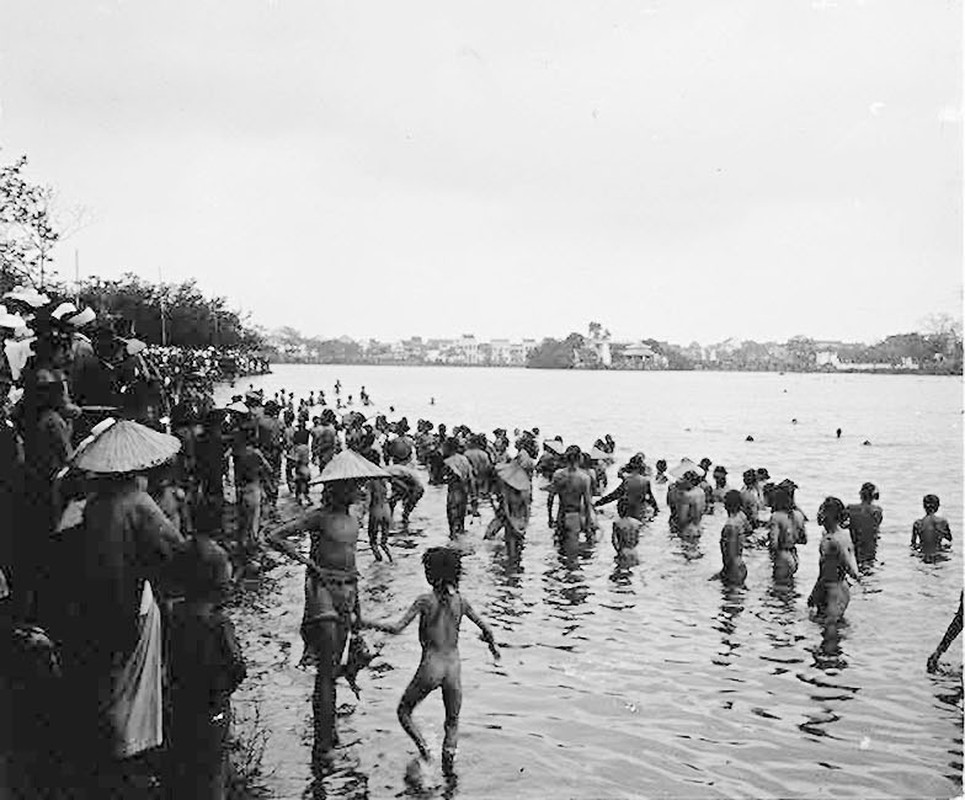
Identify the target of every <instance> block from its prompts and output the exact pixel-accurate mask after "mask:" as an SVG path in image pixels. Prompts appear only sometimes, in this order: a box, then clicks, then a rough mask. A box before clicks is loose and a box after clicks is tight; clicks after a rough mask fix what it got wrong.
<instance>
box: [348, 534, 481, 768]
mask: <svg viewBox="0 0 965 800" xmlns="http://www.w3.org/2000/svg"><path fill="white" fill-rule="evenodd" d="M422 564H423V566H424V568H425V573H426V580H427V581H428V582H429V584H430V585H431V586H432V591H431V592H429V593H427V594H424V595H421V596H420V597H418V598H417V599H416V601H415V602H414V603H413V604H412V605H411V606H410V607H409V610H408V611H406V612H405V614H404V615H403V616H402V619H400V620H399V621H398V622H397V623H395V624H394V625H393V624H389V623H384V622H373V621H370V620H364V621H362V626H363V627H368V628H375V629H376V630H380V631H385V632H386V633H394V634H397V633H401V632H402V631H403V630H405V628H406V627H407V626H408V625H409V623H411V622H412V620H414V619H415V618H416V617H419V642H420V643H421V644H422V659H421V660H420V661H419V666H418V668H417V669H416V673H415V675H414V676H413V677H412V680H411V681H410V682H409V685H408V686H407V687H406V690H405V692H404V693H403V695H402V699H401V700H400V701H399V708H398V715H399V723H400V724H401V725H402V728H403V730H405V732H406V733H407V734H409V736H410V737H411V738H412V741H413V742H415V745H416V747H417V748H418V750H419V757H420V758H421V759H422V760H423V761H431V760H432V756H431V754H430V753H429V749H428V747H426V742H425V739H423V737H422V734H421V733H420V732H419V729H418V728H417V727H416V725H415V723H414V722H413V720H412V712H413V710H415V707H416V706H417V705H419V703H421V702H422V701H423V700H425V699H426V697H428V696H429V694H430V693H431V692H433V691H435V690H436V689H439V688H441V689H442V703H443V705H444V706H445V709H446V723H445V732H446V733H445V739H444V740H443V743H442V769H443V772H445V773H447V774H448V773H450V772H451V771H452V766H453V761H454V760H455V757H456V743H457V740H458V737H459V711H460V709H461V706H462V678H461V675H460V672H461V664H460V658H459V623H460V622H461V621H462V618H463V617H468V618H469V620H470V621H472V622H473V623H475V625H476V626H477V627H478V628H479V630H480V631H482V639H483V641H485V642H486V644H487V645H489V652H490V653H492V654H493V658H494V659H496V660H497V661H498V660H499V649H498V648H497V647H496V640H495V639H494V638H493V632H492V631H491V630H490V629H489V626H488V625H487V624H486V623H485V622H484V621H483V620H482V619H481V618H480V617H479V615H477V614H476V612H475V611H474V610H473V608H472V606H471V605H469V601H468V600H466V599H464V598H463V597H462V595H460V594H459V578H460V577H461V575H462V565H461V564H460V561H459V553H457V552H456V551H455V550H452V549H450V548H448V547H430V548H429V549H428V550H426V552H425V553H424V554H423V556H422Z"/></svg>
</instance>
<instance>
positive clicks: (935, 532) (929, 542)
mask: <svg viewBox="0 0 965 800" xmlns="http://www.w3.org/2000/svg"><path fill="white" fill-rule="evenodd" d="M921 502H922V506H924V508H925V516H923V517H922V518H921V519H916V520H915V524H914V525H912V527H911V546H912V547H920V548H921V552H922V554H923V555H926V556H930V555H934V554H935V553H936V552H937V551H938V550H939V549H940V548H941V545H942V542H944V541H946V540H947V541H948V542H949V544H951V541H952V530H951V528H950V527H949V525H948V520H947V519H945V518H944V517H940V516H938V508H939V506H940V505H941V501H940V500H939V499H938V495H934V494H926V495H925V497H924V498H923V499H922V501H921Z"/></svg>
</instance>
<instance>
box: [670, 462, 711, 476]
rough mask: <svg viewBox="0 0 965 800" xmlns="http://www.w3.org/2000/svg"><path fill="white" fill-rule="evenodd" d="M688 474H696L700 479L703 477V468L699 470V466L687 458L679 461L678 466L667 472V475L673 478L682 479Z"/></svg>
mask: <svg viewBox="0 0 965 800" xmlns="http://www.w3.org/2000/svg"><path fill="white" fill-rule="evenodd" d="M688 472H696V473H697V474H698V475H700V476H701V477H703V476H704V470H703V468H701V466H700V465H699V464H695V463H694V462H693V461H691V460H690V459H689V458H684V459H681V461H680V463H679V464H677V465H676V466H673V467H671V468H670V469H668V470H667V474H668V475H671V476H673V477H674V478H682V477H683V476H684V475H686V474H687V473H688Z"/></svg>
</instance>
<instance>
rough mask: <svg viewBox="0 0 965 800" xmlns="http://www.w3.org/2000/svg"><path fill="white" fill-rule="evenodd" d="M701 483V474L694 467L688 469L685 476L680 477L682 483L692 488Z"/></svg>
mask: <svg viewBox="0 0 965 800" xmlns="http://www.w3.org/2000/svg"><path fill="white" fill-rule="evenodd" d="M699 483H700V475H698V474H697V473H696V472H694V471H693V470H692V469H688V470H687V471H686V472H685V473H684V475H683V477H682V478H681V479H680V484H681V485H682V486H683V487H685V488H688V489H692V488H693V487H694V486H697V484H699Z"/></svg>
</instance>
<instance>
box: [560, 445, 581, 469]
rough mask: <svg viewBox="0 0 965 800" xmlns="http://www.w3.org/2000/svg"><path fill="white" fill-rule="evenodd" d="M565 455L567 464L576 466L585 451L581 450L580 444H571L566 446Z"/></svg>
mask: <svg viewBox="0 0 965 800" xmlns="http://www.w3.org/2000/svg"><path fill="white" fill-rule="evenodd" d="M563 457H564V458H565V459H566V463H567V464H569V465H570V466H571V467H575V466H577V465H578V464H579V463H580V459H581V458H582V457H583V451H582V450H580V448H579V445H575V444H571V445H570V446H569V447H567V448H566V451H565V452H564V453H563Z"/></svg>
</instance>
